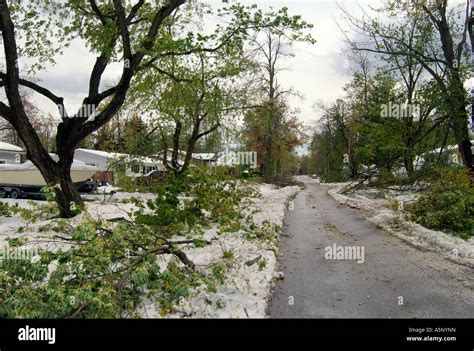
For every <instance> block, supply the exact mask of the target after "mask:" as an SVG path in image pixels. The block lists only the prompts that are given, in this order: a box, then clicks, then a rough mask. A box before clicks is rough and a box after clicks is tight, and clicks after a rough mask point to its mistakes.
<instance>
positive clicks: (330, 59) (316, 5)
mask: <svg viewBox="0 0 474 351" xmlns="http://www.w3.org/2000/svg"><path fill="white" fill-rule="evenodd" d="M208 2H210V3H211V4H212V3H214V4H218V3H221V0H210V1H208ZM241 2H243V3H248V4H250V3H257V4H258V5H259V6H260V7H261V8H263V9H265V8H268V6H273V7H274V8H278V7H282V6H286V7H288V8H289V11H290V14H300V15H302V16H303V18H304V19H305V20H306V21H308V22H310V23H312V24H313V25H314V28H313V30H312V34H313V36H314V38H315V39H316V40H317V43H316V44H314V45H310V44H296V46H295V47H294V53H295V57H294V58H291V59H289V60H288V61H287V62H285V63H284V65H285V67H289V68H290V70H289V71H284V72H282V73H281V75H280V79H279V81H280V83H281V84H282V85H283V86H284V87H288V88H289V87H293V88H294V89H296V90H297V91H299V92H301V93H302V95H303V96H304V100H298V99H293V100H292V104H293V106H294V107H298V108H300V110H301V114H300V118H301V120H303V121H305V122H307V123H308V124H310V125H314V122H315V120H316V118H317V117H318V114H317V113H315V111H314V110H313V105H314V103H315V102H317V101H324V102H331V101H334V100H335V99H336V98H338V97H340V96H342V94H343V91H342V88H343V86H344V85H345V84H346V83H347V82H348V81H349V79H350V76H351V74H352V72H351V69H350V68H349V67H347V65H346V64H345V56H344V55H343V54H342V51H343V49H344V47H345V45H344V41H343V34H342V33H341V31H340V30H339V28H338V26H337V25H336V20H338V19H340V18H341V16H342V14H341V11H340V9H339V8H338V3H339V4H340V5H342V6H344V7H345V8H346V9H347V10H349V11H350V12H351V13H352V14H354V15H358V14H360V7H362V8H364V9H365V10H368V9H369V5H377V4H381V0H364V1H362V0H339V1H338V2H336V1H335V0H327V1H323V0H297V1H282V0H271V1H270V0H243V1H241ZM340 23H341V22H340ZM94 60H95V57H94V55H91V54H90V53H89V51H88V50H87V49H86V47H85V46H84V44H83V43H82V42H81V41H80V40H75V41H73V43H72V44H71V46H70V47H69V48H68V49H66V50H65V52H64V55H63V56H62V57H59V58H58V60H57V65H56V66H54V68H51V69H48V70H47V71H45V72H41V73H40V74H38V78H39V79H40V80H41V81H42V84H43V85H44V86H46V87H47V88H48V89H50V90H52V91H53V92H54V93H56V94H57V95H60V96H63V97H64V98H65V101H66V106H70V107H71V111H72V110H73V108H72V107H74V106H75V105H78V104H80V103H81V101H82V99H83V98H84V96H85V95H86V93H87V87H88V78H89V75H90V71H91V69H92V66H93V64H94ZM20 64H21V62H20ZM120 70H121V66H120V64H115V65H113V66H112V67H110V68H109V69H107V71H106V72H105V74H104V80H105V84H107V82H110V83H112V82H115V80H116V79H117V77H118V76H119V73H120ZM36 102H37V103H38V104H39V105H40V106H41V108H42V109H43V110H45V111H48V112H51V113H52V114H53V115H57V109H56V107H55V106H54V105H53V104H52V103H51V102H49V100H46V99H45V98H41V97H39V98H37V99H36Z"/></svg>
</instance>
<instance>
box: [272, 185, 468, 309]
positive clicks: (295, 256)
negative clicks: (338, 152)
mask: <svg viewBox="0 0 474 351" xmlns="http://www.w3.org/2000/svg"><path fill="white" fill-rule="evenodd" d="M304 182H305V184H306V189H304V190H302V191H301V192H300V193H299V194H298V195H297V197H296V198H295V201H294V210H293V211H288V214H287V217H286V231H287V235H285V236H284V237H283V238H282V240H281V258H280V264H281V267H280V268H281V270H283V271H284V272H285V279H284V280H283V281H281V282H280V283H278V284H277V286H276V287H275V291H274V295H273V299H272V301H271V304H270V308H269V314H270V317H271V318H309V317H314V318H331V317H334V318H338V317H339V318H366V317H367V318H369V317H372V318H389V317H393V318H395V317H399V318H443V317H450V318H468V317H469V318H473V317H474V270H472V269H470V268H468V267H465V266H461V265H457V264H454V263H451V262H450V261H447V260H445V259H443V258H442V257H441V256H439V254H437V253H434V252H425V251H420V250H418V249H415V248H413V247H411V246H409V245H408V244H406V243H404V242H403V241H401V240H399V239H397V238H395V237H393V236H391V235H390V234H388V233H386V232H385V231H383V230H380V229H377V228H375V227H374V226H373V225H372V224H371V223H370V222H368V221H367V220H365V219H364V215H363V212H361V211H359V210H355V209H351V208H347V207H345V206H342V205H340V204H338V203H337V202H336V201H335V200H333V199H332V198H331V197H330V196H329V195H328V194H327V189H328V187H326V186H321V185H317V184H314V183H312V182H311V180H310V179H309V178H306V179H305V180H304ZM333 244H336V245H338V246H363V247H364V254H365V260H364V263H357V261H356V260H330V259H326V258H325V253H326V249H325V248H326V247H327V246H332V245H333Z"/></svg>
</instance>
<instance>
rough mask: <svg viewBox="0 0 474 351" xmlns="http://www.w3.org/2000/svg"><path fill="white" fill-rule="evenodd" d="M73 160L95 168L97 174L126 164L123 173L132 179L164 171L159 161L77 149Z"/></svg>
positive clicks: (112, 170) (111, 170)
mask: <svg viewBox="0 0 474 351" xmlns="http://www.w3.org/2000/svg"><path fill="white" fill-rule="evenodd" d="M74 159H76V160H80V161H82V162H84V163H85V164H87V165H89V166H95V167H97V168H98V169H99V172H114V166H115V165H118V164H126V171H125V173H126V174H127V175H128V176H132V177H133V176H135V177H136V176H141V175H144V174H147V173H148V172H150V171H154V170H161V171H164V166H163V165H162V163H161V162H160V161H159V160H153V159H151V158H148V157H141V156H137V157H135V156H131V155H128V154H121V153H117V152H105V151H99V150H90V149H77V150H76V152H75V154H74Z"/></svg>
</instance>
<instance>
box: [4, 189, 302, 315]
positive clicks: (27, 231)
mask: <svg viewBox="0 0 474 351" xmlns="http://www.w3.org/2000/svg"><path fill="white" fill-rule="evenodd" d="M111 190H115V191H116V189H107V190H106V192H107V193H109V192H110V191H111ZM299 190H300V189H299V187H297V186H291V187H285V188H277V187H274V186H272V185H268V184H260V185H259V191H260V193H261V197H259V198H254V199H251V200H252V205H251V206H250V207H249V208H248V211H249V212H251V211H254V210H255V211H258V212H257V213H255V215H254V222H255V223H256V224H262V223H264V222H265V221H268V222H270V223H272V224H274V225H278V226H283V218H284V215H285V210H286V204H287V202H288V200H289V199H290V198H291V197H293V196H294V195H295V194H296V193H297V192H298V191H299ZM131 196H135V197H139V198H142V199H148V198H150V199H151V198H153V194H140V193H133V194H130V193H119V192H117V193H116V194H114V195H113V196H112V197H109V195H106V197H105V200H104V197H103V195H89V196H86V198H88V200H89V201H86V207H87V212H88V213H89V214H90V215H91V216H92V217H95V218H97V217H99V216H100V217H102V218H104V219H111V218H117V217H124V218H128V214H127V212H128V211H131V210H133V209H134V206H133V205H131V204H122V203H119V201H118V200H121V199H125V198H130V197H131ZM0 201H2V202H8V203H9V204H10V205H13V204H14V203H18V205H19V206H20V207H24V208H30V207H31V206H32V205H31V204H32V203H33V202H31V201H28V200H11V199H1V200H0ZM34 203H41V204H46V202H43V201H41V202H39V201H35V202H34ZM82 216H83V214H81V215H79V216H77V217H76V218H74V219H72V220H71V221H73V222H79V221H80V220H81V217H82ZM49 222H50V221H42V222H37V223H35V224H28V223H27V222H26V221H25V220H23V219H20V218H17V217H11V218H6V217H1V216H0V246H3V245H5V244H6V242H5V239H6V238H7V237H17V236H27V237H28V238H29V239H30V240H33V239H38V237H42V238H43V239H47V234H45V233H39V228H40V227H41V226H44V225H45V224H47V223H49ZM19 227H24V229H22V231H21V233H18V228H19ZM202 239H204V240H208V241H212V244H211V245H208V246H205V247H202V248H194V247H191V246H188V247H186V246H183V251H184V252H185V253H186V254H187V256H188V257H189V258H190V259H191V260H192V261H193V262H194V263H195V264H196V269H197V270H202V271H205V268H206V267H207V266H208V265H209V264H211V263H222V262H223V257H222V256H223V252H224V250H227V251H230V250H232V251H233V253H234V257H233V258H232V259H228V268H227V272H226V281H225V284H223V285H219V286H217V292H215V293H211V292H208V291H207V288H206V286H205V285H203V286H200V287H199V288H197V289H195V290H192V291H191V295H190V297H188V299H186V300H184V299H182V300H181V301H180V302H179V305H177V306H175V309H176V313H173V314H171V315H167V316H166V317H172V318H180V317H192V318H207V317H214V318H230V317H232V318H263V317H265V315H266V308H267V302H268V298H269V295H270V288H271V284H272V283H273V282H274V281H275V279H277V278H281V273H280V272H275V268H276V252H277V250H278V243H277V242H275V241H266V240H261V239H248V238H247V237H246V235H245V234H244V233H242V232H237V233H224V234H220V235H219V234H217V227H216V226H213V227H211V228H208V229H206V230H205V233H204V236H203V238H202ZM44 241H45V242H46V244H41V245H40V246H42V247H44V245H48V240H44ZM258 257H261V259H260V261H262V260H265V264H259V263H258V262H256V263H254V264H252V265H247V264H246V263H247V262H249V261H251V260H254V259H256V258H258ZM169 259H170V256H169V255H166V256H160V258H159V260H160V266H161V267H162V268H165V267H166V264H167V262H168V260H169ZM156 307H157V306H155V302H154V301H150V300H146V301H145V302H144V304H143V307H142V308H140V309H139V312H140V313H141V314H142V315H143V316H144V317H149V318H160V317H162V316H160V313H159V310H158V309H157V308H156Z"/></svg>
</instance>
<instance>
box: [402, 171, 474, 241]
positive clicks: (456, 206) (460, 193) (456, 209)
mask: <svg viewBox="0 0 474 351" xmlns="http://www.w3.org/2000/svg"><path fill="white" fill-rule="evenodd" d="M435 179H436V180H435V181H434V183H433V187H432V188H431V189H430V190H429V191H427V192H425V193H424V194H422V195H421V197H420V199H419V201H418V202H417V203H415V204H414V205H412V206H411V207H410V208H408V209H409V210H410V211H411V213H412V214H413V219H414V220H415V221H416V222H418V223H419V224H421V225H423V226H424V227H427V228H430V229H434V230H441V231H446V232H448V233H451V234H453V235H456V236H459V237H462V238H464V239H468V238H470V237H471V236H473V235H474V232H473V228H474V188H473V187H472V186H470V182H469V175H468V173H467V171H466V170H464V169H446V168H444V169H438V170H437V172H436V177H435Z"/></svg>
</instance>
